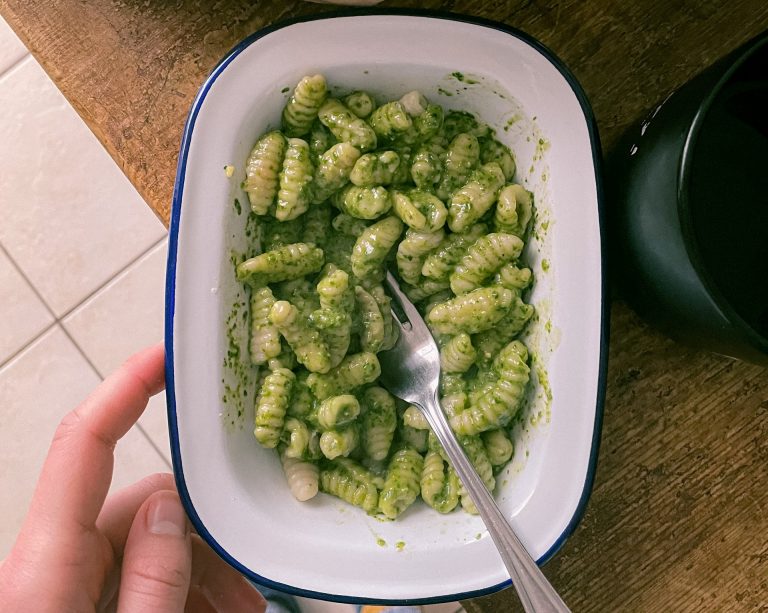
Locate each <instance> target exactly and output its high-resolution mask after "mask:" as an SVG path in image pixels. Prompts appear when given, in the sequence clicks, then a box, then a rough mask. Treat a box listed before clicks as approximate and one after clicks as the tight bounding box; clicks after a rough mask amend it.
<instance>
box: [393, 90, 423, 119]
mask: <svg viewBox="0 0 768 613" xmlns="http://www.w3.org/2000/svg"><path fill="white" fill-rule="evenodd" d="M398 102H400V106H401V107H402V108H403V110H404V111H405V112H406V113H408V114H409V115H410V116H411V117H418V116H419V115H421V114H422V113H423V112H424V111H426V110H427V104H429V102H428V101H427V99H426V97H425V96H424V94H422V93H421V92H420V91H418V90H416V89H414V90H412V91H409V92H407V93H405V94H403V95H402V96H401V97H400V100H398Z"/></svg>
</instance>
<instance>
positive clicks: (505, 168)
mask: <svg viewBox="0 0 768 613" xmlns="http://www.w3.org/2000/svg"><path fill="white" fill-rule="evenodd" d="M478 142H479V143H480V163H481V164H487V163H488V162H496V163H497V164H498V165H499V166H500V167H501V170H502V172H503V173H504V178H505V179H506V180H507V181H511V180H512V178H513V177H514V176H515V170H516V166H515V158H514V157H513V156H512V152H511V151H510V150H509V147H507V146H506V145H504V144H502V143H500V142H499V141H497V140H496V139H495V138H488V137H487V138H479V139H478Z"/></svg>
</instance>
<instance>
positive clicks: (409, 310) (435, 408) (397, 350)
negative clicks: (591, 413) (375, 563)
mask: <svg viewBox="0 0 768 613" xmlns="http://www.w3.org/2000/svg"><path fill="white" fill-rule="evenodd" d="M387 285H388V286H389V290H390V293H391V294H392V297H393V298H394V299H395V301H396V302H397V303H398V306H399V307H400V312H398V310H397V309H392V314H393V316H394V319H395V322H396V323H397V324H399V327H400V336H399V339H398V341H397V344H396V345H395V346H394V347H393V348H392V349H390V350H389V351H382V352H381V353H379V361H380V362H381V383H382V384H383V385H384V387H386V388H387V389H388V390H389V391H390V392H391V393H392V394H394V395H395V396H397V397H398V398H401V399H402V400H405V401H406V402H409V403H411V404H413V405H415V406H416V407H418V408H419V409H420V410H421V412H422V413H423V414H424V417H426V419H427V422H429V425H430V426H431V428H432V431H433V432H434V433H435V435H436V436H437V439H438V440H439V441H440V443H441V444H442V446H443V448H444V449H445V452H446V454H447V455H448V459H449V460H450V461H451V465H452V466H453V468H454V469H455V470H456V472H457V473H458V475H459V478H460V479H461V481H462V483H463V484H464V486H465V487H466V489H467V491H468V492H469V495H470V496H471V498H472V501H473V502H474V503H475V506H477V510H478V511H479V512H480V517H481V518H482V520H483V522H484V523H485V526H486V528H488V532H489V533H490V535H491V538H492V539H493V542H494V543H495V545H496V549H497V550H498V551H499V555H500V556H501V559H502V560H503V561H504V566H506V567H507V572H509V576H510V578H511V579H512V585H513V586H514V587H515V589H516V590H517V594H518V596H519V597H520V601H521V602H522V604H523V608H524V609H525V610H526V611H528V612H537V613H538V612H542V611H554V612H557V613H564V612H567V611H569V609H568V607H567V606H566V605H565V603H564V602H563V601H562V599H561V598H560V596H559V595H558V593H557V592H556V591H555V588H553V587H552V584H550V583H549V581H548V580H547V578H546V577H545V576H544V574H543V573H542V572H541V570H540V569H539V567H538V566H537V565H536V562H534V561H533V559H532V558H531V556H530V555H529V554H528V552H527V551H526V549H525V547H524V546H523V544H522V543H521V542H520V539H518V538H517V535H515V533H514V531H513V530H512V526H510V525H509V522H508V521H507V519H506V518H505V517H504V515H503V514H502V513H501V510H500V509H499V507H498V506H496V502H495V501H494V500H493V496H492V495H491V494H490V493H489V492H488V490H487V489H486V487H485V485H484V484H483V481H482V480H481V479H480V476H479V475H478V474H477V471H476V470H475V468H474V466H473V465H472V463H471V462H470V461H469V459H468V458H467V456H466V454H465V453H464V450H463V449H462V448H461V445H460V444H459V442H458V441H457V440H456V436H455V435H454V434H453V431H452V430H451V427H450V425H449V424H448V420H447V419H446V417H445V414H444V413H443V411H442V409H441V408H440V404H439V402H438V399H437V390H438V383H439V381H440V353H439V351H438V349H437V344H436V343H435V339H434V338H433V337H432V334H431V333H430V332H429V329H428V328H427V325H426V323H424V319H423V318H422V317H421V315H420V314H419V312H418V311H417V310H416V307H415V306H413V304H412V303H411V301H410V300H408V298H407V297H406V296H405V294H403V292H402V291H401V290H400V286H399V285H398V284H397V281H396V280H395V278H394V277H393V276H392V273H390V272H388V273H387ZM403 315H404V316H405V318H403Z"/></svg>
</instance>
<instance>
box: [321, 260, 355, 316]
mask: <svg viewBox="0 0 768 613" xmlns="http://www.w3.org/2000/svg"><path fill="white" fill-rule="evenodd" d="M317 295H318V297H319V299H320V306H321V307H322V308H324V309H341V310H343V311H347V312H349V311H351V310H352V308H353V306H354V304H355V301H354V296H353V294H352V290H351V288H350V287H349V275H348V274H347V273H346V272H345V271H343V270H341V269H334V270H329V271H328V272H327V273H326V274H325V275H323V277H322V278H321V279H320V280H319V281H318V282H317Z"/></svg>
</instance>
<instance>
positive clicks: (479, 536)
mask: <svg viewBox="0 0 768 613" xmlns="http://www.w3.org/2000/svg"><path fill="white" fill-rule="evenodd" d="M481 538H483V535H482V534H481V533H480V532H478V533H477V534H475V540H476V541H479V540H480V539H481Z"/></svg>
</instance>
